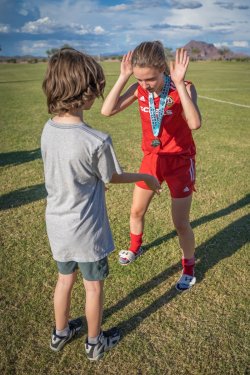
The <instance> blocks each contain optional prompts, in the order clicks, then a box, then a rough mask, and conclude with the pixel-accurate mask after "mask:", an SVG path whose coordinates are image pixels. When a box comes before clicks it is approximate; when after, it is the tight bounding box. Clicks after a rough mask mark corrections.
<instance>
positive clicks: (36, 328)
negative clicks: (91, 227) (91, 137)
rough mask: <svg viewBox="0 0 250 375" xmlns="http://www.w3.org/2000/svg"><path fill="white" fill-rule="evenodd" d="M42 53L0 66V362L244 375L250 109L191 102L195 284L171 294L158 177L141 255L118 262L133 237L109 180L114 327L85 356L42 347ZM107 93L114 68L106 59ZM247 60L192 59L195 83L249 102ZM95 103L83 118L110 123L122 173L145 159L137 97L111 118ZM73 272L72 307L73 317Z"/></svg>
mask: <svg viewBox="0 0 250 375" xmlns="http://www.w3.org/2000/svg"><path fill="white" fill-rule="evenodd" d="M45 68H46V65H45V64H36V65H29V64H23V65H15V64H13V65H11V64H8V65H7V64H6V65H3V64H2V65H0V101H1V116H0V118H1V124H0V125H1V138H0V139H1V185H0V189H1V194H2V196H1V197H0V204H1V211H0V214H1V229H2V230H1V232H2V241H1V242H2V249H1V253H0V259H1V265H0V267H1V268H0V277H1V294H0V295H1V297H0V313H1V320H0V332H1V335H0V344H1V345H0V373H1V374H3V375H6V374H8V375H9V374H11V375H12V374H13V375H14V374H15V375H33V374H36V375H38V374H51V375H57V374H60V375H61V374H69V375H83V374H84V375H98V374H103V373H106V374H108V375H113V374H121V375H125V374H126V375H182V374H183V375H184V374H185V375H189V374H190V375H191V374H192V375H207V374H208V375H213V374H216V375H229V374H232V375H233V374H234V375H235V374H240V375H243V374H244V375H246V374H249V371H250V369H249V367H248V366H249V362H248V358H249V339H250V338H249V299H248V295H249V282H248V280H249V269H248V268H247V265H248V262H249V243H248V241H249V234H248V233H249V223H250V220H249V215H248V212H249V201H250V199H249V190H248V186H249V135H250V134H249V116H250V108H241V107H236V106H233V105H230V104H225V103H217V102H212V101H208V100H206V99H202V98H201V99H199V106H200V109H201V112H202V115H203V125H202V128H201V130H199V131H197V132H195V133H194V137H195V141H196V144H197V151H198V154H197V193H196V194H195V195H194V201H193V206H192V213H191V220H192V226H193V228H194V232H195V236H196V243H197V251H196V255H197V261H198V262H197V267H196V275H197V279H198V282H197V285H196V286H195V287H194V288H193V289H192V291H190V292H188V293H184V294H178V293H177V292H176V291H175V289H174V285H175V282H176V280H177V278H178V276H179V272H180V257H181V252H180V249H179V245H178V240H177V237H176V234H175V232H174V230H173V225H172V223H171V216H170V198H169V193H168V189H167V188H166V186H164V188H163V192H162V194H161V196H159V197H155V198H154V200H153V202H152V204H151V206H150V208H149V211H148V213H147V217H146V226H145V247H146V249H147V252H146V254H145V255H144V256H142V257H141V258H140V259H138V260H137V261H136V262H135V263H134V264H132V265H131V266H130V267H125V268H121V267H120V266H119V265H118V263H117V253H118V250H120V249H122V248H126V246H127V245H128V233H129V211H130V204H131V198H132V191H133V186H132V185H120V186H118V185H112V186H110V187H109V191H108V192H107V206H108V210H109V217H110V222H111V226H112V230H113V234H114V240H115V244H116V249H117V250H116V251H115V252H114V253H113V254H111V256H110V276H109V278H108V279H107V281H106V285H105V291H106V292H105V293H106V298H105V312H104V323H103V327H104V328H108V327H110V326H113V325H118V326H120V328H121V330H122V334H123V336H122V340H121V342H120V343H119V345H118V346H117V347H116V348H115V349H114V350H113V351H111V352H110V353H108V354H107V355H106V356H105V357H104V358H103V359H102V360H101V361H100V362H99V363H94V364H92V363H89V362H88V361H87V359H86V356H85V352H84V344H83V342H84V341H83V338H81V339H78V340H75V341H74V342H72V343H71V344H70V345H68V346H67V347H65V349H64V351H63V352H62V353H59V354H54V353H53V352H51V351H50V349H49V347H48V344H49V340H50V332H51V328H52V326H53V324H54V317H53V291H54V286H55V282H56V278H57V270H56V265H55V264H54V261H53V260H52V257H51V252H50V249H49V245H48V241H47V236H46V231H45V223H44V210H45V195H46V193H45V190H44V185H43V166H42V161H41V157H40V150H39V148H40V134H41V131H42V128H43V124H44V123H45V121H46V119H47V118H48V115H47V111H46V106H45V99H44V96H43V93H42V91H41V81H42V78H43V74H44V71H45ZM104 68H105V71H106V73H107V91H106V92H108V90H109V88H110V87H111V86H112V85H113V83H114V81H115V79H116V76H117V74H118V72H119V64H118V63H105V64H104ZM249 71H250V64H247V63H233V62H211V63H210V62H209V63H208V62H204V63H203V62H201V63H191V64H190V69H189V74H188V78H189V79H190V80H192V81H193V82H194V83H195V85H196V88H197V91H198V94H200V95H202V96H208V97H212V98H216V99H220V100H224V101H230V102H235V103H238V104H245V105H249V104H250V100H249V99H250V85H249V83H250V74H249V73H250V72H249ZM100 108H101V101H97V102H96V103H95V105H94V107H93V110H91V111H90V112H88V113H86V121H87V122H89V123H90V124H91V125H92V126H94V127H96V128H98V129H100V130H102V131H105V132H108V133H110V134H111V136H112V138H113V143H114V146H115V149H116V153H117V156H118V158H119V160H120V162H121V164H122V166H123V167H124V169H125V170H127V171H137V169H138V166H139V164H140V159H141V156H142V153H141V150H140V147H138V143H140V139H141V135H140V119H139V116H138V110H137V105H136V104H134V105H133V106H131V107H130V108H128V109H127V110H126V111H125V112H123V113H121V114H118V115H117V116H115V117H112V118H104V117H102V116H101V115H100ZM83 306H84V292H83V288H82V281H81V279H80V276H79V278H78V281H77V284H76V286H75V288H74V291H73V301H72V317H75V316H82V315H84V312H83Z"/></svg>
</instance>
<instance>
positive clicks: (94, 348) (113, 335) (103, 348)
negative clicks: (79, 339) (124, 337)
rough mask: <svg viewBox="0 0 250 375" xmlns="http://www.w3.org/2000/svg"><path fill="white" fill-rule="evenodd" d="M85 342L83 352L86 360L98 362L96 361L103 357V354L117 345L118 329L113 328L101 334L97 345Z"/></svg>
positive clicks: (118, 338)
mask: <svg viewBox="0 0 250 375" xmlns="http://www.w3.org/2000/svg"><path fill="white" fill-rule="evenodd" d="M87 340H88V339H87ZM87 340H86V343H85V350H86V354H87V357H88V359H89V360H90V361H98V359H100V358H102V357H103V356H104V353H105V352H107V351H108V350H110V349H112V348H113V347H114V346H115V345H116V344H118V342H119V340H120V331H119V329H118V328H116V327H113V328H111V329H109V330H108V331H103V332H101V333H100V336H99V341H98V343H97V344H89V343H88V341H87Z"/></svg>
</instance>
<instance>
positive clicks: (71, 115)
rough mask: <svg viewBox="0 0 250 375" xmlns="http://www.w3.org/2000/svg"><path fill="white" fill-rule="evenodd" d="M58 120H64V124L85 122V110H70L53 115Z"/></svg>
mask: <svg viewBox="0 0 250 375" xmlns="http://www.w3.org/2000/svg"><path fill="white" fill-rule="evenodd" d="M53 120H54V121H56V122H62V123H64V124H78V123H81V122H83V110H82V109H80V110H76V111H70V112H66V113H62V114H58V115H56V116H55V117H53Z"/></svg>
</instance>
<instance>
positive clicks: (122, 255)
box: [119, 247, 144, 266]
mask: <svg viewBox="0 0 250 375" xmlns="http://www.w3.org/2000/svg"><path fill="white" fill-rule="evenodd" d="M143 252H144V250H143V248H142V247H140V248H139V249H138V250H137V252H136V253H134V252H133V251H131V250H121V251H120V252H119V263H120V264H121V265H122V266H127V265H128V264H130V263H132V262H134V261H135V260H136V259H137V258H138V257H139V256H141V255H142V254H143Z"/></svg>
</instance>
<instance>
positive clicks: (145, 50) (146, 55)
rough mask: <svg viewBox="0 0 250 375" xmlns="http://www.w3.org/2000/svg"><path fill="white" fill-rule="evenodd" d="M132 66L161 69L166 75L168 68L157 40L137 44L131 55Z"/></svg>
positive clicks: (161, 45) (163, 52)
mask: <svg viewBox="0 0 250 375" xmlns="http://www.w3.org/2000/svg"><path fill="white" fill-rule="evenodd" d="M132 66H133V67H134V66H138V67H140V68H146V67H147V68H148V67H150V68H156V69H163V70H164V72H165V74H166V75H168V74H169V67H168V64H167V61H166V56H165V51H164V47H163V44H162V43H161V42H159V41H158V40H156V41H154V42H142V43H141V44H139V45H138V46H137V47H136V48H135V49H134V51H133V54H132Z"/></svg>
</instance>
